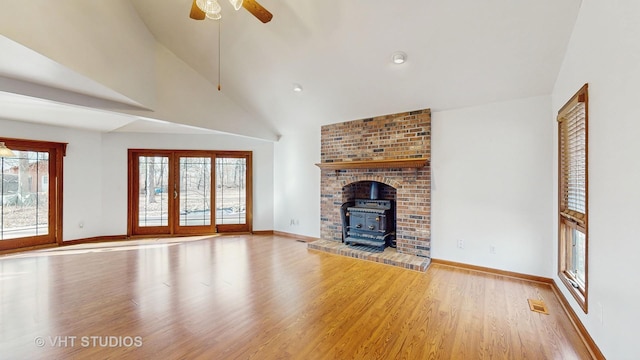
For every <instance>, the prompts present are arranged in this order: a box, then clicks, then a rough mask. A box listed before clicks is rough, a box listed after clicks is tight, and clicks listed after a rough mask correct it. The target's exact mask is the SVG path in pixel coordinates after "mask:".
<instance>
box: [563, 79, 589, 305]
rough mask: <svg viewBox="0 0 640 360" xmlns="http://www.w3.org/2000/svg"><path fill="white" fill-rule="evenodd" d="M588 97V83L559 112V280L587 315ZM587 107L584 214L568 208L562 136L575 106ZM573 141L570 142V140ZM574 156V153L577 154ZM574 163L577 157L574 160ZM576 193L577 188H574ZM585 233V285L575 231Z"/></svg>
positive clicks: (566, 156)
mask: <svg viewBox="0 0 640 360" xmlns="http://www.w3.org/2000/svg"><path fill="white" fill-rule="evenodd" d="M588 100H589V97H588V84H585V85H584V86H583V87H582V88H580V90H578V92H577V93H576V94H575V95H573V97H571V99H570V100H569V101H567V103H566V104H565V105H564V106H562V108H561V109H560V110H559V111H558V117H557V122H558V277H559V278H560V280H561V281H562V283H563V284H564V285H565V286H566V287H567V289H568V290H569V292H570V293H571V295H572V296H573V297H574V298H575V299H576V301H577V302H578V304H579V305H580V307H581V308H582V310H583V311H584V312H585V313H588V298H589V296H588V293H589V292H588V290H589V275H588V274H589V232H588V218H589V216H588V215H589V210H588V209H589V165H588V160H589V128H588V124H589V121H588V120H589V101H588ZM580 104H583V105H584V117H581V118H580V119H579V120H578V121H579V122H581V123H583V124H584V159H579V161H578V162H583V163H584V190H583V191H584V193H583V194H580V196H584V214H582V213H580V212H579V211H575V209H569V206H568V205H567V202H568V201H567V199H568V195H567V193H568V192H569V187H570V185H568V180H569V175H568V174H566V172H565V171H563V169H564V168H565V166H566V165H567V164H568V163H569V162H571V160H570V159H571V157H570V156H571V154H569V151H563V145H565V143H564V142H563V137H565V133H566V132H567V131H569V130H567V128H566V126H565V125H566V123H565V124H563V123H564V122H565V121H568V120H567V115H568V114H569V113H571V112H572V111H573V110H574V109H575V108H576V106H578V105H580ZM569 142H571V141H569ZM574 155H575V154H574ZM573 159H574V160H575V158H573ZM573 190H575V189H573ZM574 231H577V232H580V233H582V234H584V283H583V282H582V281H580V279H579V278H578V276H577V274H576V272H577V271H575V269H576V263H577V262H578V260H579V259H576V258H575V255H576V250H575V249H574V247H575V246H576V244H577V236H575V232H574Z"/></svg>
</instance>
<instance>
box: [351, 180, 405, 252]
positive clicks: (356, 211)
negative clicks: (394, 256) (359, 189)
mask: <svg viewBox="0 0 640 360" xmlns="http://www.w3.org/2000/svg"><path fill="white" fill-rule="evenodd" d="M372 193H373V192H372ZM342 209H343V212H344V214H343V215H344V216H343V217H342V218H343V220H342V221H343V224H342V227H343V237H344V242H345V244H347V245H367V246H372V247H376V248H378V250H384V248H385V247H386V246H391V247H395V239H396V232H395V230H396V229H395V203H394V201H393V200H378V199H356V201H355V202H350V203H345V204H344V205H343V207H342Z"/></svg>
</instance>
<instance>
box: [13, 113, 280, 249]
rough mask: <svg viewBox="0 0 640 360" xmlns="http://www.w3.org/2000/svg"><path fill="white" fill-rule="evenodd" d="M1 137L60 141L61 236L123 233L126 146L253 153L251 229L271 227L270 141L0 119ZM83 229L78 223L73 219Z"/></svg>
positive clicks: (271, 155) (70, 238)
mask: <svg viewBox="0 0 640 360" xmlns="http://www.w3.org/2000/svg"><path fill="white" fill-rule="evenodd" d="M0 131H1V135H2V136H3V137H10V138H20V139H31V140H44V141H55V142H66V143H68V144H69V145H68V147H67V156H66V157H65V158H64V198H63V240H64V241H69V240H75V239H84V238H91V237H96V236H108V235H125V234H126V233H127V149H128V148H150V149H158V148H161V149H167V148H171V149H212V150H251V151H253V176H254V182H253V191H254V196H253V205H254V206H253V229H254V230H271V229H273V208H274V207H273V143H271V142H269V141H261V140H255V139H250V138H245V137H238V136H232V135H169V134H162V135H156V134H134V133H109V134H102V133H99V132H93V131H82V130H74V129H68V128H60V127H53V126H43V125H36V124H29V123H24V122H16V121H8V120H1V119H0ZM80 222H82V223H83V225H84V226H83V227H82V228H80V227H79V223H80Z"/></svg>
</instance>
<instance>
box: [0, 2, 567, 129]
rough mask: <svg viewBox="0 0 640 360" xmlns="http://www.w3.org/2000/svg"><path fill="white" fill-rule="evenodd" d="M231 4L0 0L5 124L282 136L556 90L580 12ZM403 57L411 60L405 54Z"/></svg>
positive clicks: (509, 5) (540, 7) (433, 5)
mask: <svg viewBox="0 0 640 360" xmlns="http://www.w3.org/2000/svg"><path fill="white" fill-rule="evenodd" d="M219 1H220V3H221V5H222V13H223V18H222V20H220V21H215V20H208V19H207V20H203V21H195V20H191V19H189V17H188V14H189V10H190V7H191V0H162V1H157V0H110V1H104V2H87V1H83V0H58V1H50V0H32V1H29V2H25V1H10V0H1V1H0V33H1V34H2V35H3V36H4V37H0V52H1V53H2V54H3V56H1V57H0V118H5V119H10V120H19V121H30V122H38V123H48V124H54V125H60V126H70V127H78V128H87V129H91V130H97V131H105V132H109V131H148V132H177V133H191V132H215V131H222V132H227V133H235V134H239V135H246V136H251V137H256V138H262V139H267V140H275V139H277V137H278V135H279V134H282V133H285V132H287V131H289V130H290V129H296V128H299V127H310V126H312V127H313V126H320V125H322V124H327V123H334V122H341V121H347V120H352V119H359V118H365V117H370V116H376V115H383V114H389V113H395V112H402V111H409V110H414V109H422V108H431V109H433V110H435V111H438V110H445V109H453V108H461V107H466V106H473V105H479V104H484V103H490V102H496V101H504V100H510V99H517V98H524V97H530V96H538V95H545V94H549V93H550V92H551V90H552V88H553V85H554V82H555V79H556V76H557V74H558V71H559V69H560V66H561V63H562V60H563V56H564V53H565V50H566V47H567V44H568V42H569V38H570V36H571V31H572V29H573V25H574V23H575V19H576V16H577V13H578V10H579V7H580V0H561V1H558V0H538V1H513V0H490V1H477V0H448V1H436V0H405V1H402V2H389V1H380V0H349V1H344V0H342V1H338V0H325V1H311V0H307V1H301V0H259V2H260V3H261V4H262V5H263V6H264V7H265V8H267V9H268V10H269V11H271V12H272V13H273V20H272V21H271V22H269V23H267V24H263V23H261V22H259V21H258V20H257V19H256V18H254V17H253V16H252V15H251V14H250V13H249V12H247V11H246V10H245V9H240V10H239V11H237V12H236V11H234V10H233V9H232V7H231V6H230V5H229V3H228V1H226V0H219ZM218 41H220V43H218ZM395 51H403V52H405V53H406V54H407V55H408V59H407V61H406V63H404V64H402V65H396V64H393V63H392V61H391V55H392V53H394V52H395ZM127 59H128V60H127ZM158 59H162V60H158ZM151 68H152V69H151ZM147 70H148V71H147ZM127 82H129V83H127ZM218 84H220V85H221V91H220V92H218V91H217V89H216V87H217V85H218ZM293 84H300V85H301V86H302V88H303V91H302V92H294V91H293ZM167 103H170V104H169V105H167Z"/></svg>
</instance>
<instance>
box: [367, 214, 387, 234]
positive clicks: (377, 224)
mask: <svg viewBox="0 0 640 360" xmlns="http://www.w3.org/2000/svg"><path fill="white" fill-rule="evenodd" d="M365 228H366V229H367V230H370V231H384V230H385V228H386V219H385V216H384V215H380V214H367V219H366V223H365Z"/></svg>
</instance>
